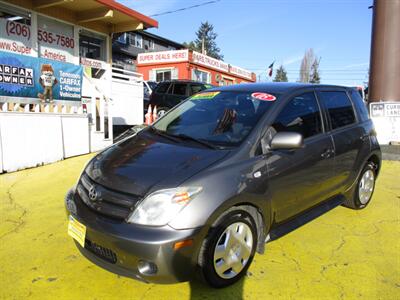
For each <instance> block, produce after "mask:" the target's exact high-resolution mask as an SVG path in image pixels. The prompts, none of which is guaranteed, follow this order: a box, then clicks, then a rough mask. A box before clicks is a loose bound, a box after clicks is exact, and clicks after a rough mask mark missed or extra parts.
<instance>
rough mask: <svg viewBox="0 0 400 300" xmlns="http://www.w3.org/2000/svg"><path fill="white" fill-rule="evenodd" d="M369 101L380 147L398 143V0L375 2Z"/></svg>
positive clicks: (399, 57)
mask: <svg viewBox="0 0 400 300" xmlns="http://www.w3.org/2000/svg"><path fill="white" fill-rule="evenodd" d="M369 69H370V77H369V87H368V102H369V103H370V107H369V108H370V116H371V119H372V120H373V121H374V125H375V130H376V133H377V136H378V141H379V144H389V145H390V144H400V0H390V1H389V0H374V5H373V19H372V41H371V60H370V68H369Z"/></svg>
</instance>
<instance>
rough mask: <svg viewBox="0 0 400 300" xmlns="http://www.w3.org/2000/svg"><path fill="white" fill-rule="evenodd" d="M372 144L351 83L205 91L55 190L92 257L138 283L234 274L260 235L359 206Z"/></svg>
mask: <svg viewBox="0 0 400 300" xmlns="http://www.w3.org/2000/svg"><path fill="white" fill-rule="evenodd" d="M380 165H381V152H380V148H379V144H378V142H377V139H376V134H375V131H374V127H373V124H372V122H371V120H370V119H369V117H368V111H367V109H366V107H365V105H364V103H363V101H362V99H361V98H360V95H359V94H358V93H357V91H356V90H353V89H351V88H346V87H340V86H324V85H304V84H289V83H270V84H241V85H236V86H229V87H221V88H215V89H212V90H207V91H206V92H201V93H199V94H196V95H195V96H192V97H191V98H189V99H187V100H186V101H184V102H183V103H181V104H180V105H178V106H177V107H175V108H174V109H172V110H171V111H169V112H168V113H167V114H165V115H164V116H163V117H162V118H161V119H159V120H158V121H157V122H156V123H155V124H153V125H152V126H149V127H147V128H146V129H143V130H142V131H140V132H138V133H136V134H133V135H131V136H128V137H127V138H125V139H123V140H121V141H119V142H118V143H116V144H114V145H112V146H111V147H109V148H107V149H105V150H104V151H102V152H101V153H99V154H98V155H96V156H95V157H94V158H93V159H92V160H91V161H90V162H89V163H88V165H87V166H86V167H85V169H84V171H83V173H82V175H81V177H80V179H79V181H78V183H77V185H76V186H75V187H73V188H72V189H71V190H70V191H69V192H68V194H67V196H66V208H67V214H68V217H69V225H68V232H69V234H70V235H71V236H72V237H73V238H74V240H75V242H76V245H77V247H78V249H79V250H80V251H81V253H82V254H83V255H84V256H86V257H87V258H88V259H89V260H91V261H92V262H94V263H95V264H97V265H99V266H101V267H103V268H105V269H107V270H110V271H112V272H115V273H118V274H120V275H125V276H129V277H132V278H136V279H139V280H142V281H145V282H157V283H172V282H177V281H187V280H191V279H193V278H195V277H197V275H199V276H200V277H201V278H203V279H204V280H205V281H206V282H207V283H209V284H210V285H211V286H214V287H224V286H228V285H230V284H233V283H234V282H236V281H237V280H239V279H240V278H241V277H242V276H243V275H244V274H245V273H246V271H247V269H248V268H249V266H250V264H251V262H252V260H253V257H254V254H255V252H256V251H257V252H258V253H263V252H264V248H265V243H267V242H270V241H272V240H275V239H277V238H279V237H280V236H282V235H284V234H286V233H288V232H290V231H292V230H294V229H296V228H297V227H299V226H301V225H302V224H305V223H306V222H308V221H310V220H312V219H313V218H316V217H318V216H320V215H321V214H323V213H324V212H326V211H328V210H330V209H332V208H334V207H336V206H338V205H344V206H347V207H350V208H353V209H362V208H364V207H366V206H367V205H368V203H369V202H370V200H371V196H372V193H373V191H374V185H375V180H376V177H377V175H378V174H379V169H380Z"/></svg>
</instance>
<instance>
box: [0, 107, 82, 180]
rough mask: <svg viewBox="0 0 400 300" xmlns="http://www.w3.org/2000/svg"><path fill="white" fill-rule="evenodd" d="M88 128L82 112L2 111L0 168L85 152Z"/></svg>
mask: <svg viewBox="0 0 400 300" xmlns="http://www.w3.org/2000/svg"><path fill="white" fill-rule="evenodd" d="M88 132H89V127H88V121H87V117H85V116H83V115H76V116H75V115H71V116H63V115H58V114H45V113H41V114H35V113H12V112H2V113H0V139H1V140H0V142H1V146H2V148H1V152H2V153H0V154H2V155H1V156H0V159H1V163H0V167H1V168H0V172H4V171H7V172H12V171H17V170H20V169H25V168H29V167H35V166H38V165H42V164H47V163H51V162H55V161H58V160H62V159H63V158H65V157H70V156H73V155H80V154H85V153H88V152H89V135H88ZM85 133H86V134H85Z"/></svg>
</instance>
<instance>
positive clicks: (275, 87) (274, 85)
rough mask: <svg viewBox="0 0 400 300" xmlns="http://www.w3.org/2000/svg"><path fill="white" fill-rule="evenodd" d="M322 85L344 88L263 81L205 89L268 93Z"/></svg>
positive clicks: (286, 91)
mask: <svg viewBox="0 0 400 300" xmlns="http://www.w3.org/2000/svg"><path fill="white" fill-rule="evenodd" d="M312 87H324V88H344V89H348V87H345V86H338V85H327V84H309V83H297V82H263V83H240V84H234V85H228V86H221V87H215V88H211V89H209V90H207V91H232V92H234V91H237V92H239V91H240V92H268V93H277V94H281V93H288V92H292V91H295V90H298V89H302V88H312Z"/></svg>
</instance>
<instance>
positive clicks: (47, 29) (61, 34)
mask: <svg viewBox="0 0 400 300" xmlns="http://www.w3.org/2000/svg"><path fill="white" fill-rule="evenodd" d="M37 34H38V44H39V54H40V56H41V57H44V58H49V59H53V60H58V61H64V62H70V63H73V62H74V49H75V47H76V46H77V45H76V43H75V40H74V27H73V26H72V25H69V24H66V23H62V22H59V21H56V20H53V19H50V18H46V17H43V16H38V33H37Z"/></svg>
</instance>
